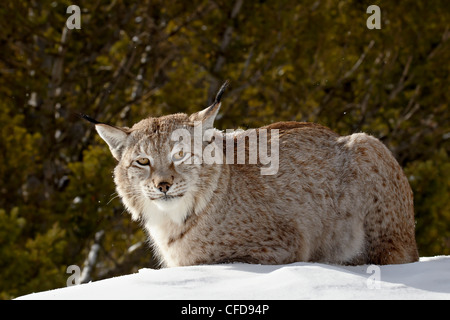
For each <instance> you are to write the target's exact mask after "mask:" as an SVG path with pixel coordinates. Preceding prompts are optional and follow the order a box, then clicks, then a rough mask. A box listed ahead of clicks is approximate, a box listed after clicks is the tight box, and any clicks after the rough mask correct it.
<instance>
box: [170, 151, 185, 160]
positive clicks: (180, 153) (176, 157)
mask: <svg viewBox="0 0 450 320" xmlns="http://www.w3.org/2000/svg"><path fill="white" fill-rule="evenodd" d="M185 155H186V154H185V153H184V152H183V150H180V151H178V152H177V153H174V154H173V155H172V159H173V160H174V161H180V160H181V159H183V158H184V156H185Z"/></svg>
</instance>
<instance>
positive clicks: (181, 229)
mask: <svg viewBox="0 0 450 320" xmlns="http://www.w3.org/2000/svg"><path fill="white" fill-rule="evenodd" d="M219 106H220V103H215V104H214V105H213V106H211V107H209V108H207V109H205V110H203V111H201V112H198V113H195V114H193V115H191V116H188V115H186V114H173V115H168V116H164V117H159V118H152V117H150V118H147V119H144V120H142V121H140V122H139V123H137V124H135V125H134V126H133V127H132V128H117V127H113V126H109V125H106V124H103V123H96V129H97V131H98V132H99V134H100V135H101V136H102V138H103V139H104V140H105V141H106V142H107V143H108V145H109V146H110V149H111V151H112V154H113V155H114V156H115V157H116V158H117V160H118V161H119V162H118V165H117V167H116V168H115V171H114V181H115V183H116V186H117V191H118V193H119V195H120V197H121V198H122V201H123V203H124V205H125V206H126V208H127V209H128V211H129V212H130V213H131V215H132V218H133V219H134V220H138V221H141V223H142V225H143V227H144V228H145V229H146V231H147V232H148V235H149V239H150V242H151V243H152V244H153V247H154V249H155V252H156V254H157V255H158V257H159V258H160V260H161V263H162V264H163V265H164V266H169V267H170V266H185V265H196V264H214V263H223V262H246V263H260V264H285V263H291V262H295V261H317V262H324V263H337V264H393V263H408V262H413V261H417V260H418V253H417V248H416V242H415V236H414V228H415V226H414V210H413V194H412V191H411V188H410V186H409V183H408V181H407V179H406V177H405V175H404V174H403V172H402V169H401V167H400V166H399V164H398V163H397V161H396V160H395V159H394V157H393V156H392V154H391V153H390V152H389V150H388V149H387V148H386V147H385V146H384V145H383V144H382V143H381V142H380V141H379V140H377V139H376V138H374V137H372V136H369V135H367V134H364V133H357V134H353V135H350V136H339V135H338V134H336V133H334V132H333V131H331V130H330V129H328V128H326V127H323V126H320V125H317V124H312V123H298V122H280V123H275V124H271V125H269V126H266V127H263V128H260V129H267V130H269V131H270V130H271V129H277V130H278V132H279V170H278V172H277V173H276V174H274V175H261V172H260V168H261V164H259V163H258V164H240V165H238V164H212V165H207V164H204V163H203V164H186V163H184V162H176V161H174V160H173V159H172V158H171V153H173V149H174V147H175V145H176V142H174V141H171V133H172V132H173V131H174V130H176V129H179V128H186V129H187V130H190V132H192V133H193V128H194V122H195V121H201V123H202V124H203V125H204V126H205V127H206V128H211V127H212V126H213V125H212V124H213V120H214V118H215V116H216V114H217V111H218V109H219ZM244 134H245V132H240V133H235V134H233V135H226V134H223V133H221V132H219V131H216V132H215V139H223V141H225V142H226V141H229V139H231V140H232V142H231V143H232V144H234V147H235V148H236V141H237V140H238V139H239V137H240V135H244ZM257 134H259V130H257ZM214 141H218V140H214ZM269 141H270V140H269ZM211 143H214V142H211ZM206 144H207V143H206ZM206 144H205V145H206ZM205 145H204V146H203V147H205ZM224 145H225V143H224ZM224 152H225V148H224ZM192 156H193V157H194V156H195V154H193V155H192ZM140 158H148V159H149V165H148V166H142V165H139V164H138V163H137V162H136V161H137V160H136V159H140ZM163 182H164V183H167V185H170V189H169V190H168V191H167V193H166V194H165V195H163V193H164V192H161V191H160V190H161V189H158V186H160V185H161V183H163ZM167 185H166V187H167ZM162 197H166V198H164V199H162Z"/></svg>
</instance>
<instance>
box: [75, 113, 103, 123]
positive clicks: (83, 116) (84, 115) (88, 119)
mask: <svg viewBox="0 0 450 320" xmlns="http://www.w3.org/2000/svg"><path fill="white" fill-rule="evenodd" d="M77 116H79V117H80V118H82V119H84V120H87V121H89V122H91V123H93V124H101V122H100V121H97V120H95V119H94V118H91V117H89V116H88V115H87V114H83V113H77Z"/></svg>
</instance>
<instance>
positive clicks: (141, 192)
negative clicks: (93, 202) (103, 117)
mask: <svg viewBox="0 0 450 320" xmlns="http://www.w3.org/2000/svg"><path fill="white" fill-rule="evenodd" d="M168 120H170V122H168ZM177 120H180V119H176V118H174V117H172V119H171V118H170V117H169V118H165V119H163V120H161V119H158V118H157V119H153V118H150V119H146V120H143V121H141V122H140V123H138V124H137V125H135V126H134V127H133V128H132V129H131V132H130V134H129V137H128V138H127V140H128V141H127V147H125V150H124V152H123V156H122V158H121V160H120V162H119V165H118V168H117V169H116V171H115V173H116V184H117V186H118V190H119V193H123V198H126V197H128V196H129V195H131V197H132V198H133V199H136V202H137V203H139V204H140V205H139V207H141V208H142V209H141V211H148V212H151V213H150V216H152V219H153V218H155V215H156V214H157V213H156V214H155V212H158V211H161V212H163V215H166V216H167V215H168V216H170V217H171V218H172V219H173V220H176V221H178V222H180V221H182V220H183V219H184V218H185V217H186V215H187V214H189V212H190V211H191V210H192V209H193V202H194V198H195V194H196V193H197V192H198V191H199V185H201V184H202V178H201V176H200V171H201V165H199V164H194V163H192V159H191V158H192V157H194V158H195V157H196V155H195V154H194V150H193V148H192V149H191V148H190V147H189V148H188V146H189V144H186V143H183V141H181V142H180V141H173V140H172V137H173V136H172V133H173V132H174V130H177V129H180V128H189V126H187V125H186V124H183V123H184V122H183V121H177ZM187 120H188V119H186V121H187ZM186 130H187V129H186ZM122 186H128V187H126V188H124V189H126V190H125V192H120V190H121V189H122Z"/></svg>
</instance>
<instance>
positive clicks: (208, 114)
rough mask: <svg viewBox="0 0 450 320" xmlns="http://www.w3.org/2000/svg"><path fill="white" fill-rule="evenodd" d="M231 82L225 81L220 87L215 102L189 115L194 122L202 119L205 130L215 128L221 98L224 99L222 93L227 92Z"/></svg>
mask: <svg viewBox="0 0 450 320" xmlns="http://www.w3.org/2000/svg"><path fill="white" fill-rule="evenodd" d="M229 83H230V82H229V81H228V80H227V81H225V83H224V84H223V85H222V87H220V89H219V92H217V95H216V99H215V100H214V102H213V104H212V105H210V106H209V107H208V108H206V109H203V110H202V111H199V112H196V113H194V114H192V115H191V116H190V117H189V120H190V121H192V122H196V121H201V122H202V126H203V130H207V129H211V128H213V124H214V119H215V118H216V116H217V113H218V112H219V109H220V104H221V102H220V99H222V95H223V93H224V92H225V89H226V88H227V87H228V84H229Z"/></svg>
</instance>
